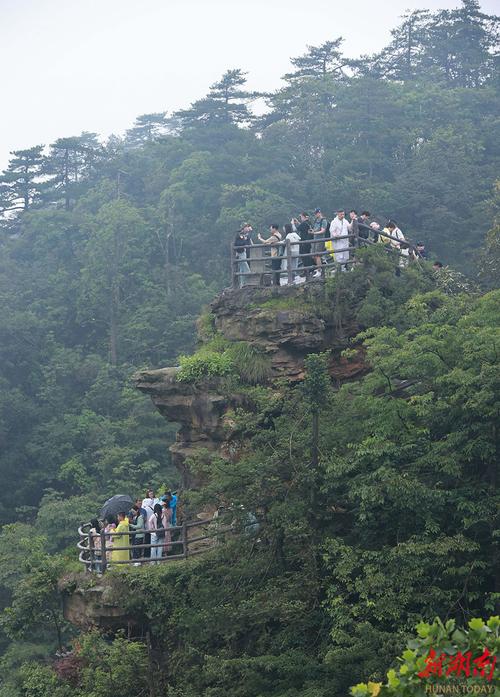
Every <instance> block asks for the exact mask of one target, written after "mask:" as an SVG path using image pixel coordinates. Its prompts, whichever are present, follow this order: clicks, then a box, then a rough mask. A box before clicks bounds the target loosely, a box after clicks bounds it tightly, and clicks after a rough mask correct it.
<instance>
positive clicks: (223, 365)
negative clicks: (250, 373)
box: [177, 351, 234, 382]
mask: <svg viewBox="0 0 500 697" xmlns="http://www.w3.org/2000/svg"><path fill="white" fill-rule="evenodd" d="M179 364H180V370H179V372H178V373H177V380H179V382H196V381H197V380H203V379H204V378H216V377H221V376H223V375H228V374H229V373H231V372H232V371H233V370H234V364H233V361H232V359H231V357H230V356H229V355H228V354H227V353H226V352H224V353H217V352H215V351H199V352H198V353H195V354H193V355H192V356H179Z"/></svg>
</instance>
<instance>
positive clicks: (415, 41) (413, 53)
mask: <svg viewBox="0 0 500 697" xmlns="http://www.w3.org/2000/svg"><path fill="white" fill-rule="evenodd" d="M402 19H403V21H402V22H401V24H400V25H399V27H396V29H393V30H392V31H391V35H392V40H391V42H390V44H389V45H388V46H387V47H386V48H385V49H384V50H383V51H382V52H381V53H380V54H378V55H377V56H375V57H374V58H373V59H371V60H368V61H367V62H365V63H364V62H363V61H360V62H358V66H359V67H360V68H361V70H360V72H361V73H364V72H365V73H366V72H368V74H371V75H374V76H379V77H384V78H386V79H392V80H401V81H403V82H407V81H408V80H413V79H415V77H416V76H417V75H418V74H420V73H421V65H422V60H423V56H424V53H425V47H426V36H427V32H428V24H429V12H428V11H427V10H413V11H411V12H407V13H406V14H404V15H403V17H402ZM366 68H368V70H366Z"/></svg>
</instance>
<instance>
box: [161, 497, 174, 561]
mask: <svg viewBox="0 0 500 697" xmlns="http://www.w3.org/2000/svg"><path fill="white" fill-rule="evenodd" d="M169 504H170V502H169V501H168V500H165V501H162V511H161V521H162V523H163V528H164V530H165V533H164V537H163V556H164V557H166V556H167V554H168V553H169V552H170V550H171V548H172V545H171V542H172V531H171V530H170V528H171V527H172V509H171V508H170V505H169Z"/></svg>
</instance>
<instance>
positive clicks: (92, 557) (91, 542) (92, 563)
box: [89, 530, 96, 572]
mask: <svg viewBox="0 0 500 697" xmlns="http://www.w3.org/2000/svg"><path fill="white" fill-rule="evenodd" d="M89 552H90V571H91V572H92V571H94V569H95V566H96V564H95V546H94V536H93V535H92V533H91V532H90V530H89Z"/></svg>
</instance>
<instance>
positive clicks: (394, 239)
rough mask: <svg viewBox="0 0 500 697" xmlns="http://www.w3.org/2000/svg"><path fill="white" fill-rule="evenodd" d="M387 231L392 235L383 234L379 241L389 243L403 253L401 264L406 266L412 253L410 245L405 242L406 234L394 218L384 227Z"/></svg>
mask: <svg viewBox="0 0 500 697" xmlns="http://www.w3.org/2000/svg"><path fill="white" fill-rule="evenodd" d="M385 231H387V232H388V234H389V235H390V236H391V237H390V238H389V237H385V236H384V235H381V236H380V237H381V238H382V239H381V240H379V241H382V242H384V243H385V244H387V243H389V244H390V246H391V247H392V249H395V250H397V251H398V252H399V253H400V254H401V259H400V266H406V264H407V263H408V257H409V255H410V249H409V247H408V245H407V244H405V236H404V235H403V233H402V231H401V230H400V229H399V228H398V226H397V225H396V223H395V222H394V221H393V220H390V221H389V222H388V223H387V225H386V227H385V228H384V232H385Z"/></svg>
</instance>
